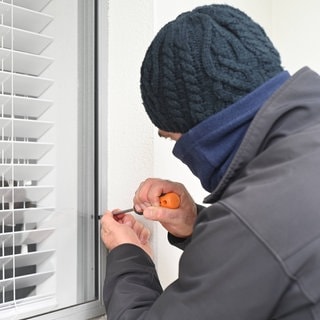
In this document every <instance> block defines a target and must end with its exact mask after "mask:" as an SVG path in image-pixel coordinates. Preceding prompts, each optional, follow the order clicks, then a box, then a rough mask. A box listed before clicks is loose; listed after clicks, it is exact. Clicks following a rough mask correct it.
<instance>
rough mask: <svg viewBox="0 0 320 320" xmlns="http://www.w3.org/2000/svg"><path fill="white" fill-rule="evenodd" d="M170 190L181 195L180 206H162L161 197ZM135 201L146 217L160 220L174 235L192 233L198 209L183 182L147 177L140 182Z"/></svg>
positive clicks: (180, 235) (182, 235)
mask: <svg viewBox="0 0 320 320" xmlns="http://www.w3.org/2000/svg"><path fill="white" fill-rule="evenodd" d="M168 192H174V193H176V194H177V195H178V196H179V197H180V207H179V208H177V209H168V208H163V207H160V201H159V197H160V196H161V195H163V194H165V193H168ZM133 202H134V207H135V209H136V210H137V211H140V212H143V215H144V217H145V218H146V219H149V220H154V221H159V222H160V223H161V224H162V225H163V227H164V228H166V229H167V230H168V232H170V233H171V234H172V235H174V236H176V237H179V238H186V237H188V236H190V235H191V234H192V232H193V226H194V223H195V220H196V217H197V209H196V205H195V202H194V201H193V199H192V197H191V196H190V194H189V193H188V191H187V189H186V188H185V187H184V185H183V184H181V183H178V182H172V181H169V180H162V179H156V178H150V179H147V180H145V181H144V182H142V183H141V184H140V186H139V188H138V190H137V191H136V193H135V196H134V199H133Z"/></svg>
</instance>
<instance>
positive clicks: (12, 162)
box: [0, 0, 103, 319]
mask: <svg viewBox="0 0 320 320" xmlns="http://www.w3.org/2000/svg"><path fill="white" fill-rule="evenodd" d="M95 10H97V9H96V8H95V1H94V0H68V1H65V0H37V1H35V0H1V1H0V19H1V23H0V40H1V45H0V62H1V67H0V84H1V87H0V112H1V114H0V129H1V133H0V152H1V154H0V174H1V177H0V197H1V198H0V201H1V202H0V245H1V247H0V290H1V291H0V318H1V319H13V318H14V319H25V318H30V317H33V318H36V319H61V318H63V317H66V318H68V319H89V318H92V317H94V316H97V315H100V314H102V313H103V308H102V304H101V301H100V299H99V296H100V284H101V280H100V272H101V271H100V268H99V261H100V258H99V257H100V256H101V252H99V228H98V222H97V219H96V212H97V211H98V210H99V201H100V200H99V198H98V194H99V193H101V192H100V191H99V188H98V187H97V186H98V181H97V176H98V175H99V174H97V173H98V172H97V170H99V168H98V165H97V163H98V161H97V154H98V152H97V149H98V147H97V124H96V118H97V113H98V111H97V110H95V75H94V71H95V59H94V58H95V54H96V53H95V37H94V34H95V32H94V31H95V20H96V19H95Z"/></svg>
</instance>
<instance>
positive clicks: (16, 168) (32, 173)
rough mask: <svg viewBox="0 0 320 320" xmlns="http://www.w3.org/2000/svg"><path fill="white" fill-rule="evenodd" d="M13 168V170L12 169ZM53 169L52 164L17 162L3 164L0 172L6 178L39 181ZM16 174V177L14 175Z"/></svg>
mask: <svg viewBox="0 0 320 320" xmlns="http://www.w3.org/2000/svg"><path fill="white" fill-rule="evenodd" d="M12 168H13V170H12ZM52 169H53V166H52V165H39V164H26V165H24V164H16V165H13V166H12V165H1V164H0V174H1V175H2V176H3V177H4V179H5V180H7V181H9V180H18V181H20V180H26V181H30V180H34V181H38V180H40V179H41V178H43V177H44V176H45V175H46V174H48V173H49V172H50V171H51V170H52ZM12 174H14V177H12Z"/></svg>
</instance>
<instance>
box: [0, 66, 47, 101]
mask: <svg viewBox="0 0 320 320" xmlns="http://www.w3.org/2000/svg"><path fill="white" fill-rule="evenodd" d="M0 79H2V86H3V88H2V90H3V93H6V94H15V95H22V96H31V97H39V96H41V95H42V94H43V93H44V92H45V91H46V90H47V89H48V88H49V87H50V86H51V85H52V83H53V81H52V80H50V79H46V78H40V77H33V76H29V75H24V74H16V73H10V72H6V71H0Z"/></svg>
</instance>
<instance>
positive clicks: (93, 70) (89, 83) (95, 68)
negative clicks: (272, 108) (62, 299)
mask: <svg viewBox="0 0 320 320" xmlns="http://www.w3.org/2000/svg"><path fill="white" fill-rule="evenodd" d="M22 1H34V0H22ZM52 1H55V0H52ZM58 1H59V0H58ZM60 1H61V2H63V1H62V0H60ZM78 1H79V3H80V2H81V0H78ZM86 1H87V0H84V1H83V2H82V4H83V5H79V12H78V14H79V16H81V19H82V20H83V21H82V22H86V18H87V16H86V14H87V11H86V10H87V8H86ZM91 1H92V2H94V3H95V19H96V21H95V23H96V26H95V31H96V34H95V37H94V38H93V37H92V33H91V34H88V29H87V25H86V24H85V23H82V24H81V23H80V24H79V29H78V30H79V32H81V34H82V37H81V39H82V41H79V53H80V54H81V56H80V57H79V69H78V72H79V79H82V80H83V81H82V82H80V83H79V91H78V92H79V96H78V103H83V104H84V103H85V104H87V105H90V106H92V107H94V105H96V106H95V108H96V115H95V118H96V127H97V128H96V130H97V131H96V139H97V141H96V143H97V144H96V148H97V152H96V157H97V159H96V160H95V162H96V177H95V179H96V181H95V186H93V187H95V193H96V194H95V200H96V212H95V213H94V215H95V216H96V218H95V219H96V223H97V226H96V246H97V247H96V264H97V266H98V268H97V270H96V275H95V277H96V278H95V279H94V281H96V284H97V288H96V300H94V301H90V302H86V303H81V304H79V305H74V306H70V307H68V308H65V309H61V310H56V311H52V312H49V313H46V314H39V315H37V316H34V315H33V316H32V317H31V318H30V315H32V314H33V313H32V311H31V310H30V313H28V312H27V311H26V312H25V313H24V314H23V315H21V316H18V318H15V319H26V318H28V319H38V320H44V319H45V320H53V319H69V320H73V319H74V320H75V319H77V320H86V319H93V318H94V317H98V316H102V315H104V305H103V299H102V285H103V280H104V276H105V261H106V250H105V248H104V246H103V245H102V243H101V240H100V239H99V234H100V233H99V228H100V226H99V222H98V219H97V216H98V215H99V214H100V213H101V212H102V211H103V210H104V209H105V208H106V207H107V205H106V203H107V195H106V187H107V183H106V182H107V172H106V168H107V166H106V161H107V154H106V150H107V147H106V142H107V128H106V127H105V121H104V120H103V119H106V116H107V114H106V113H107V111H106V109H107V108H106V107H107V103H106V102H107V92H106V90H105V89H101V90H100V88H107V58H106V57H107V32H106V30H107V3H108V1H107V0H90V1H88V3H89V2H91ZM64 3H65V4H66V2H64ZM98 30H103V31H104V32H98ZM89 32H90V31H89ZM90 39H91V40H90ZM92 39H94V40H92ZM97 43H99V45H97ZM92 45H93V46H94V48H95V50H91V51H90V46H92ZM88 48H89V49H88ZM88 75H89V76H88ZM90 76H91V78H90ZM93 77H94V79H93ZM93 80H95V81H93ZM90 99H91V101H90ZM93 99H94V101H92V100H93ZM88 143H89V142H88ZM82 276H85V275H82ZM0 318H1V319H2V317H1V311H0Z"/></svg>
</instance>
